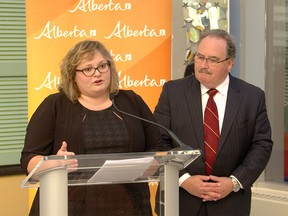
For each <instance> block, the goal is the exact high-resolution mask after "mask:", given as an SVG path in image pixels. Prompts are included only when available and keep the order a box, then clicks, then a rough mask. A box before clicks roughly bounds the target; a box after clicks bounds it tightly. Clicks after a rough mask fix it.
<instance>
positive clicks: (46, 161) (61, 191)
mask: <svg viewBox="0 0 288 216" xmlns="http://www.w3.org/2000/svg"><path fill="white" fill-rule="evenodd" d="M200 154H201V153H200V150H181V151H180V150H177V151H167V152H136V153H120V154H119V153H117V154H89V155H73V156H44V157H43V158H42V160H41V161H40V162H39V163H38V164H37V165H36V166H35V168H34V169H33V170H32V171H31V172H30V174H29V175H28V176H27V177H26V178H25V179H24V180H23V181H22V182H21V187H23V188H38V187H39V188H40V216H51V215H53V216H67V215H68V186H83V187H85V186H87V185H104V184H122V183H128V184H137V183H143V182H146V183H150V182H153V183H155V182H157V183H158V187H159V189H158V191H159V193H158V194H159V200H161V205H162V206H163V207H164V208H159V216H163V215H165V216H177V215H179V181H178V179H179V171H180V170H182V169H184V168H185V167H186V166H188V165H189V164H190V163H192V162H193V161H194V160H195V159H197V158H198V157H199V156H200ZM75 163H77V167H75ZM159 202H160V201H159Z"/></svg>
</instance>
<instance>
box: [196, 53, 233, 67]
mask: <svg viewBox="0 0 288 216" xmlns="http://www.w3.org/2000/svg"><path fill="white" fill-rule="evenodd" d="M229 59H230V57H227V58H225V59H223V60H219V59H218V58H215V57H205V56H203V55H201V54H199V53H196V54H195V56H194V60H195V62H198V63H201V64H203V62H204V61H205V60H206V63H207V64H208V65H217V64H220V63H222V62H225V61H227V60H229Z"/></svg>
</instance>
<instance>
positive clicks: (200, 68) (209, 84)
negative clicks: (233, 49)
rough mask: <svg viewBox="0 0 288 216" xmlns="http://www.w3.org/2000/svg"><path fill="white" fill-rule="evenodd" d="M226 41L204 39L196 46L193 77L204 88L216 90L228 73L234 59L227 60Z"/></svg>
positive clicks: (215, 38) (211, 38) (213, 38)
mask: <svg viewBox="0 0 288 216" xmlns="http://www.w3.org/2000/svg"><path fill="white" fill-rule="evenodd" d="M226 50H227V47H226V41H225V40H223V39H221V38H217V37H209V36H208V37H206V38H204V39H203V40H202V41H201V43H200V44H199V45H198V49H197V54H196V56H195V76H196V78H197V80H198V81H199V82H200V83H202V84H203V85H204V86H205V87H206V88H208V89H210V88H216V87H217V86H218V85H219V84H221V83H222V82H223V81H224V80H225V78H226V77H227V75H228V73H229V72H230V70H231V68H232V66H233V64H234V59H232V58H229V59H227V57H228V56H227V53H226Z"/></svg>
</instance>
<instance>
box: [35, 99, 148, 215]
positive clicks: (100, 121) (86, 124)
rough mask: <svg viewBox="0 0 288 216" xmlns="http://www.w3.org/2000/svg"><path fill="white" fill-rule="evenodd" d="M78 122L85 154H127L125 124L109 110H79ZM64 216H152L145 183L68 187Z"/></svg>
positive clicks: (114, 112) (112, 110) (118, 115)
mask: <svg viewBox="0 0 288 216" xmlns="http://www.w3.org/2000/svg"><path fill="white" fill-rule="evenodd" d="M80 106H81V105H80ZM81 119H82V126H83V127H82V128H83V134H84V148H85V153H86V154H106V153H127V152H129V144H128V143H129V136H128V131H127V128H126V125H125V122H124V121H123V118H122V117H121V114H119V113H117V112H116V110H114V109H113V107H110V108H108V109H105V110H101V111H91V110H88V109H86V108H84V107H82V113H81ZM33 212H34V213H36V212H37V213H36V214H33ZM38 212H39V210H37V211H33V208H32V210H31V212H30V215H38ZM68 215H69V216H81V215H83V216H90V215H96V216H110V215H111V216H112V215H113V216H117V215H119V216H122V215H123V216H124V215H125V216H130V215H131V216H137V215H143V216H146V215H147V216H149V215H152V211H151V205H150V193H149V187H148V184H147V183H137V184H113V185H111V184H109V185H92V186H71V187H69V188H68Z"/></svg>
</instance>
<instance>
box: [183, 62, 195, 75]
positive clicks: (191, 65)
mask: <svg viewBox="0 0 288 216" xmlns="http://www.w3.org/2000/svg"><path fill="white" fill-rule="evenodd" d="M194 72H195V70H194V61H192V62H191V63H189V64H188V65H187V66H186V68H185V72H184V77H186V76H189V75H192V74H194Z"/></svg>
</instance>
